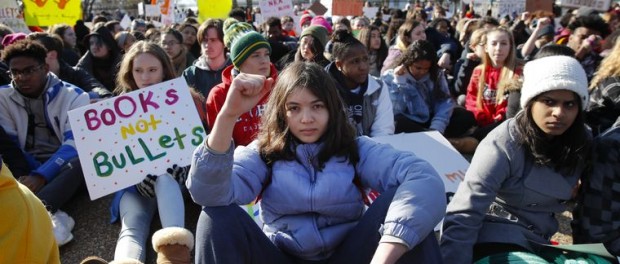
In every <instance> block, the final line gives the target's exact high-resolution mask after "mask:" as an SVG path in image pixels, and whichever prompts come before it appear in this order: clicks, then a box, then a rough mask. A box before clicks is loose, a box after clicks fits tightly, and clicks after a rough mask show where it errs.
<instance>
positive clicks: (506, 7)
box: [493, 0, 542, 17]
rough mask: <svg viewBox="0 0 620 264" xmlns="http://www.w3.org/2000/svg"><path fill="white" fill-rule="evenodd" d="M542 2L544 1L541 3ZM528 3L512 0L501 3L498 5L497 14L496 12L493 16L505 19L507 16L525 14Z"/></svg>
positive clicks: (523, 0) (521, 0)
mask: <svg viewBox="0 0 620 264" xmlns="http://www.w3.org/2000/svg"><path fill="white" fill-rule="evenodd" d="M540 2H542V1H540ZM525 7H526V3H525V0H512V1H506V0H504V1H500V2H498V3H497V12H494V13H493V15H496V16H498V17H504V16H506V15H508V16H512V15H517V16H518V15H520V14H521V13H523V12H525Z"/></svg>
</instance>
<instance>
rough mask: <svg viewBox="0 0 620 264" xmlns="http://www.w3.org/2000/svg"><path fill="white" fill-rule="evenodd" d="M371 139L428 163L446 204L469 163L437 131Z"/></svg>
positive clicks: (439, 225) (439, 227)
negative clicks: (406, 152)
mask: <svg viewBox="0 0 620 264" xmlns="http://www.w3.org/2000/svg"><path fill="white" fill-rule="evenodd" d="M372 139H374V140H375V141H377V142H381V143H387V144H390V145H392V147H394V148H396V149H398V150H404V151H410V152H413V153H414V154H415V155H416V156H418V157H420V158H422V159H424V160H426V161H427V162H428V163H430V164H431V166H433V168H434V169H435V170H436V171H437V173H439V176H440V177H441V179H442V180H443V184H444V187H445V189H446V200H447V202H448V203H449V202H450V200H451V199H452V197H453V196H454V193H455V192H456V189H457V188H458V186H459V184H460V183H461V182H462V181H463V178H464V177H465V172H467V168H469V162H467V160H466V159H465V158H463V156H462V155H461V154H460V153H459V152H458V151H457V150H456V149H455V148H454V147H453V146H452V144H450V142H449V141H448V140H447V139H446V138H444V137H443V135H441V133H439V132H437V131H429V132H418V133H401V134H396V135H391V136H383V137H374V138H372ZM442 223H443V220H442V221H441V222H439V224H437V226H435V231H439V230H440V229H441V225H442Z"/></svg>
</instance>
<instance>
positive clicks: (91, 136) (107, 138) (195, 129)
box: [69, 78, 205, 200]
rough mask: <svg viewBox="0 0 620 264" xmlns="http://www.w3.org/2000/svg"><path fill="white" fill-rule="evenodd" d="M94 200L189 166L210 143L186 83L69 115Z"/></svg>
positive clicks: (170, 84) (177, 82) (178, 82)
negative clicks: (194, 155)
mask: <svg viewBox="0 0 620 264" xmlns="http://www.w3.org/2000/svg"><path fill="white" fill-rule="evenodd" d="M69 120H70V122H71V128H72V130H73V135H74V138H75V145H76V147H77V151H78V154H79V157H80V163H81V164H82V170H83V173H84V177H85V180H86V184H87V187H88V192H89V194H90V198H91V199H92V200H94V199H97V198H100V197H102V196H104V195H107V194H110V193H113V192H115V191H118V190H121V189H123V188H126V187H129V186H131V185H134V184H136V183H139V182H140V181H142V180H143V179H144V177H145V176H146V175H147V174H153V175H161V174H163V173H165V172H166V169H167V168H169V167H172V165H173V164H177V165H178V166H186V165H189V163H190V161H191V156H192V152H193V151H194V149H195V148H196V146H198V145H199V144H201V143H202V142H203V140H204V138H205V130H204V128H203V127H202V125H201V121H200V118H199V117H198V113H197V111H196V107H195V105H194V102H193V100H192V97H191V95H190V93H189V88H188V86H187V83H186V82H185V79H184V78H177V79H173V80H170V81H167V82H163V83H160V84H157V85H153V86H150V87H147V88H143V89H140V90H137V91H133V92H131V93H127V94H123V95H120V96H117V97H114V98H111V99H107V100H104V101H101V102H98V103H94V104H91V105H87V106H84V107H81V108H77V109H74V110H72V111H69Z"/></svg>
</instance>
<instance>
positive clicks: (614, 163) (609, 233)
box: [573, 127, 620, 256]
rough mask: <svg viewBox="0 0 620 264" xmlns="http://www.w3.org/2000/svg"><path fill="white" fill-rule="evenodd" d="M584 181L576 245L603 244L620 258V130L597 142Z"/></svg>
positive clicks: (575, 228)
mask: <svg viewBox="0 0 620 264" xmlns="http://www.w3.org/2000/svg"><path fill="white" fill-rule="evenodd" d="M588 172H589V173H587V174H586V175H585V176H584V178H583V179H582V187H581V190H580V195H579V198H578V199H579V200H578V204H577V207H576V208H575V211H574V212H573V218H574V221H573V239H574V241H575V244H577V243H604V244H605V247H606V248H607V250H608V251H609V252H610V253H611V254H613V255H616V256H619V255H620V127H616V128H614V129H612V130H609V131H608V132H606V133H604V134H601V135H600V136H599V137H597V138H596V139H595V141H594V150H593V153H592V168H591V169H590V170H589V171H588Z"/></svg>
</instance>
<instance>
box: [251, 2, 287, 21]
mask: <svg viewBox="0 0 620 264" xmlns="http://www.w3.org/2000/svg"><path fill="white" fill-rule="evenodd" d="M258 6H259V7H260V13H261V15H262V16H263V18H265V19H268V18H270V17H277V18H281V17H283V16H293V15H294V11H293V2H292V0H260V1H259V2H258Z"/></svg>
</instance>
